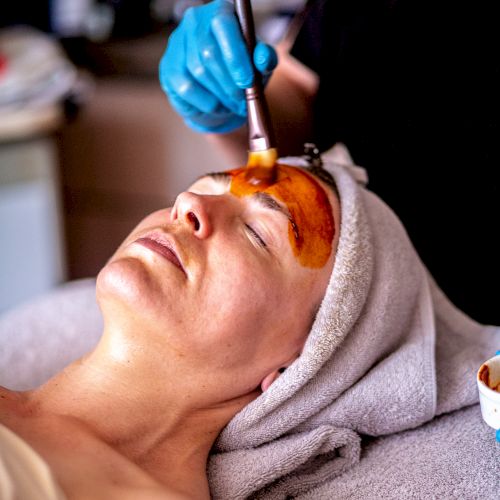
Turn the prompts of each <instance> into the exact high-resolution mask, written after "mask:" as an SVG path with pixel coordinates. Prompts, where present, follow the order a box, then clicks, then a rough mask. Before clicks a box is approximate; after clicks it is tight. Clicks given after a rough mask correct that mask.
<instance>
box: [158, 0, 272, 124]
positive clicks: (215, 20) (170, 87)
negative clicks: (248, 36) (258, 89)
mask: <svg viewBox="0 0 500 500" xmlns="http://www.w3.org/2000/svg"><path fill="white" fill-rule="evenodd" d="M253 60H254V64H255V67H256V68H257V70H258V71H260V72H261V73H262V75H263V81H264V83H265V82H266V81H267V80H268V79H269V77H270V75H271V73H272V71H273V70H274V68H275V67H276V64H277V62H278V58H277V55H276V52H275V50H274V49H273V48H272V47H270V46H269V45H266V44H264V43H261V42H258V43H257V45H256V47H255V51H254V54H253ZM252 82H253V70H252V65H251V64H250V57H249V55H248V52H247V49H246V45H245V42H244V40H243V35H242V34H241V31H240V27H239V24H238V20H237V18H236V14H235V13H234V6H233V4H232V3H229V2H228V1H226V0H215V1H214V2H211V3H208V4H206V5H202V6H198V7H191V8H190V9H188V10H187V11H186V13H185V15H184V17H183V19H182V22H181V23H180V25H179V26H178V27H177V29H176V30H175V31H174V32H173V33H172V34H171V35H170V38H169V41H168V45H167V49H166V50H165V53H164V55H163V57H162V59H161V62H160V83H161V86H162V88H163V90H164V91H165V93H166V94H167V96H168V98H169V101H170V103H171V104H172V106H173V107H174V109H175V110H176V111H177V112H178V113H179V114H180V115H181V116H182V118H183V119H184V121H185V122H186V124H187V125H188V126H189V127H191V128H192V129H194V130H196V131H198V132H216V133H223V132H230V131H231V130H235V129H236V128H238V127H241V126H242V125H243V124H244V123H245V121H246V104H245V94H244V91H243V89H245V88H248V87H250V86H251V85H252Z"/></svg>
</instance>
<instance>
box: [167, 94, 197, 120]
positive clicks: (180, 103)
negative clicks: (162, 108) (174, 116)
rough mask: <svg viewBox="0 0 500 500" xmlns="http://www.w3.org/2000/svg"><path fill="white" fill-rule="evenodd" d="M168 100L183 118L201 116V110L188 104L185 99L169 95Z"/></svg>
mask: <svg viewBox="0 0 500 500" xmlns="http://www.w3.org/2000/svg"><path fill="white" fill-rule="evenodd" d="M167 97H168V100H169V102H170V104H171V105H172V107H173V108H174V109H175V111H177V113H179V114H180V115H181V116H182V117H183V118H189V117H191V116H196V115H199V114H200V110H199V109H196V108H195V107H194V106H191V104H188V103H187V102H186V101H185V100H184V99H181V98H180V97H179V96H177V95H175V94H173V93H169V94H167Z"/></svg>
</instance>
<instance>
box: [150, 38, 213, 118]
mask: <svg viewBox="0 0 500 500" xmlns="http://www.w3.org/2000/svg"><path fill="white" fill-rule="evenodd" d="M185 59H186V47H185V39H184V36H183V34H182V32H174V33H172V35H171V36H170V39H169V43H168V45H167V50H166V51H165V54H164V55H163V57H162V59H161V61H160V83H161V86H162V88H163V89H164V90H165V92H166V93H167V94H174V95H176V96H177V97H178V98H181V99H182V100H183V101H185V102H186V103H188V104H190V105H191V106H193V107H195V108H197V109H198V110H199V111H202V112H204V113H212V112H213V111H215V109H217V107H218V106H219V100H218V99H217V97H216V96H214V95H213V94H212V93H210V92H209V91H208V90H207V89H205V88H204V87H203V86H202V85H200V84H199V83H198V82H196V80H194V78H193V77H192V75H191V74H190V73H189V71H188V70H187V68H186V67H185V65H184V64H182V61H185Z"/></svg>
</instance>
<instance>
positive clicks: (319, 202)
mask: <svg viewBox="0 0 500 500" xmlns="http://www.w3.org/2000/svg"><path fill="white" fill-rule="evenodd" d="M205 178H209V179H212V180H213V181H215V183H216V184H217V185H219V186H221V187H220V188H215V189H216V191H217V189H220V190H221V192H230V193H231V194H233V195H234V196H236V197H238V198H246V197H251V198H252V199H256V200H257V201H259V202H260V203H261V205H264V207H265V208H270V209H274V210H276V207H280V208H279V209H278V210H277V211H281V212H282V213H284V214H285V215H286V216H287V217H288V219H289V239H290V244H291V246H292V249H293V251H294V254H295V255H296V257H297V258H298V260H299V262H300V263H301V264H302V265H303V266H306V267H313V268H317V267H322V266H323V265H324V264H325V263H326V261H327V260H328V257H329V256H330V254H331V252H332V243H333V240H334V237H335V235H336V232H337V231H336V228H337V227H338V225H337V224H336V221H335V218H336V217H335V212H336V210H335V207H336V201H337V200H336V199H335V198H336V197H335V195H334V194H333V191H332V190H331V189H330V188H329V187H327V186H326V184H324V183H323V182H321V181H319V180H318V179H317V178H316V177H314V176H313V175H311V174H310V173H308V172H306V171H305V170H303V169H301V168H298V167H292V166H289V165H283V164H278V165H277V174H276V179H275V181H274V182H272V183H268V184H254V183H252V182H251V179H252V178H253V175H252V168H248V167H244V168H239V169H235V170H229V171H226V172H219V173H215V174H208V175H207V176H205ZM332 205H333V207H332ZM337 212H338V211H337Z"/></svg>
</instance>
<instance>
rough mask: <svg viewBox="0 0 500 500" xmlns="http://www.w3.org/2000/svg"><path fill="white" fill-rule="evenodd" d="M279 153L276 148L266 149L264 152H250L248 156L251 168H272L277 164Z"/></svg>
mask: <svg viewBox="0 0 500 500" xmlns="http://www.w3.org/2000/svg"><path fill="white" fill-rule="evenodd" d="M277 159H278V151H277V150H276V148H270V149H265V150H264V151H250V153H249V154H248V166H249V167H266V168H271V167H274V165H275V164H276V160H277Z"/></svg>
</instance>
